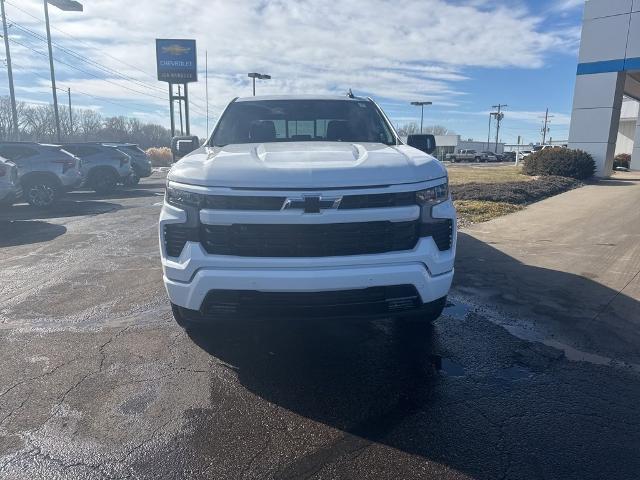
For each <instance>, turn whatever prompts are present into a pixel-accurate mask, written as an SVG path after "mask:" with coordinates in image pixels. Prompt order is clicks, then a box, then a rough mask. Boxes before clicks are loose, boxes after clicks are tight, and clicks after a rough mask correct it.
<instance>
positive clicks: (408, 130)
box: [398, 122, 420, 137]
mask: <svg viewBox="0 0 640 480" xmlns="http://www.w3.org/2000/svg"><path fill="white" fill-rule="evenodd" d="M416 133H420V126H419V125H418V124H417V123H416V122H411V123H407V124H405V125H403V126H402V127H400V129H399V130H398V135H400V136H401V137H406V136H408V135H414V134H416Z"/></svg>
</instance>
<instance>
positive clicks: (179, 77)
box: [156, 39, 198, 83]
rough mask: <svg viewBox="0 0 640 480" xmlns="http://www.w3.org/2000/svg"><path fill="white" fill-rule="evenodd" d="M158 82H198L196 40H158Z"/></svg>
mask: <svg viewBox="0 0 640 480" xmlns="http://www.w3.org/2000/svg"><path fill="white" fill-rule="evenodd" d="M156 58H157V63H158V80H160V81H161V82H169V83H189V82H197V81H198V59H197V57H196V41H195V40H168V39H156Z"/></svg>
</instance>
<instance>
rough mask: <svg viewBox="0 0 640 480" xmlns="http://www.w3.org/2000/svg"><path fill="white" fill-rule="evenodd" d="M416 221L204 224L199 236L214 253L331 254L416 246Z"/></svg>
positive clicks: (256, 254) (291, 255) (386, 250)
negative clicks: (311, 223) (326, 223)
mask: <svg viewBox="0 0 640 480" xmlns="http://www.w3.org/2000/svg"><path fill="white" fill-rule="evenodd" d="M418 233H419V232H418V224H417V223H416V222H399V223H394V222H362V223H344V224H343V223H336V224H328V225H324V224H313V225H270V224H260V225H244V224H239V225H202V226H201V228H200V240H201V242H202V245H203V247H204V249H205V250H206V251H207V252H208V253H210V254H215V255H237V256H241V257H330V256H345V255H366V254H376V253H386V252H395V251H403V250H411V249H413V248H414V247H415V246H416V244H417V242H418Z"/></svg>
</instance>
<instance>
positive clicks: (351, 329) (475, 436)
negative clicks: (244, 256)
mask: <svg viewBox="0 0 640 480" xmlns="http://www.w3.org/2000/svg"><path fill="white" fill-rule="evenodd" d="M162 189H163V179H162V178H161V177H160V174H155V175H154V177H153V178H151V179H148V180H145V181H144V182H143V183H142V184H141V185H140V187H139V188H136V189H134V190H129V191H128V190H120V191H118V192H116V193H115V194H113V195H111V196H110V198H106V199H100V198H97V197H96V196H95V195H92V194H89V193H75V194H72V195H70V197H69V199H68V200H65V201H64V202H63V203H62V204H61V205H60V206H58V207H56V209H54V210H53V211H50V212H47V213H46V214H45V215H43V214H42V213H41V212H37V211H34V210H32V209H30V208H29V207H26V206H18V207H17V208H14V209H12V210H5V211H3V212H0V265H2V266H1V269H0V342H1V344H2V349H1V350H0V369H1V370H0V372H1V374H0V478H3V479H4V478H7V479H34V478H38V479H40V478H42V479H121V478H140V479H147V478H172V479H182V478H190V479H191V478H193V479H213V478H216V479H217V478H221V479H222V478H225V479H226V478H229V479H264V478H274V479H298V478H305V479H318V480H319V479H337V478H339V479H354V478H363V479H387V478H390V479H391V478H393V479H405V478H406V479H409V478H420V479H422V478H425V479H426V478H444V479H466V478H478V479H538V478H540V479H563V480H564V479H602V478H607V479H636V478H638V472H639V471H640V413H639V411H638V407H637V404H638V399H639V398H640V372H638V371H637V370H636V369H635V368H634V365H635V363H634V360H635V358H634V356H633V355H627V354H624V355H622V354H621V355H617V354H616V351H617V350H616V348H614V347H615V346H614V347H612V348H609V349H607V348H603V349H599V348H589V347H590V344H584V342H582V340H583V336H584V332H585V331H587V330H588V329H587V327H585V328H581V330H580V332H581V336H580V339H579V340H580V341H577V342H575V343H572V342H571V337H570V335H569V334H568V333H567V332H565V331H563V334H562V335H558V336H555V337H552V336H550V334H549V330H548V329H544V328H542V327H543V326H544V325H547V326H549V328H552V327H553V324H549V323H544V322H543V321H544V318H546V317H542V316H541V317H540V318H538V317H533V318H532V317H531V315H535V312H533V313H531V312H528V311H527V312H525V313H526V314H527V316H526V318H524V317H523V318H520V317H516V316H515V313H513V310H512V307H513V305H512V304H510V300H509V298H508V297H507V298H504V297H503V298H500V297H498V296H496V295H490V294H488V293H487V292H493V291H494V290H497V289H498V285H499V281H500V279H499V278H498V273H499V272H498V271H497V268H494V269H489V270H487V269H485V268H483V265H482V264H483V263H486V262H481V261H479V260H477V259H478V258H487V259H491V258H493V257H491V256H490V255H489V254H492V255H498V254H499V252H498V253H496V252H497V250H496V249H497V247H496V246H491V245H488V244H486V243H485V244H483V242H479V241H478V240H477V239H475V238H474V237H472V236H470V235H468V234H463V235H461V239H460V253H461V257H460V258H465V257H467V258H468V257H470V256H471V254H472V252H473V253H474V255H475V256H474V258H475V259H476V261H475V263H474V261H470V260H469V261H466V263H465V265H464V266H460V275H459V277H458V279H457V285H456V288H455V289H454V292H453V295H452V298H451V302H450V304H449V305H448V307H447V309H446V311H445V315H444V316H443V317H442V318H441V319H440V320H438V321H437V322H436V323H435V324H434V325H433V326H424V327H418V328H416V327H413V328H410V327H408V326H403V325H399V324H397V323H394V322H393V321H391V320H384V319H383V320H376V321H371V322H365V321H344V320H343V321H336V320H331V321H327V320H316V319H314V320H310V319H294V320H284V319H245V320H243V321H242V322H236V323H230V322H221V323H219V324H216V325H215V326H213V327H212V328H210V329H207V330H202V331H198V332H193V333H190V334H187V333H185V332H184V331H183V330H181V329H180V328H178V327H177V326H176V325H175V324H174V322H173V320H172V318H171V313H170V310H169V308H168V303H167V300H166V296H165V293H164V290H163V286H162V282H161V269H160V265H159V257H158V253H157V232H156V220H157V216H158V214H159V210H160V207H159V205H158V203H159V202H160V201H161V192H162ZM478 242H479V243H478ZM478 252H481V253H482V254H481V255H480V254H479V253H478ZM502 255H504V254H502ZM500 258H501V260H502V261H503V262H505V263H506V262H507V260H508V258H507V257H500ZM519 263H520V262H516V261H513V262H511V263H508V265H509V268H508V269H506V270H505V272H507V273H505V276H507V277H508V274H509V275H510V274H514V275H515V274H517V273H518V270H517V266H518V264H519ZM521 265H522V264H521ZM521 268H522V269H523V270H522V272H523V273H525V272H527V271H531V270H530V269H529V270H526V269H525V267H521ZM527 268H530V267H527ZM557 275H558V276H560V277H562V275H563V274H562V273H560V272H559V273H558V274H557ZM551 278H553V275H552V274H551V273H549V274H548V277H545V279H551ZM564 278H567V277H564ZM507 280H508V278H507ZM502 281H504V279H503V280H502ZM532 281H533V280H531V282H532ZM483 282H484V283H483ZM568 285H570V286H571V285H572V284H571V283H569V284H568ZM580 285H581V286H582V287H584V285H585V284H580ZM593 288H595V287H593ZM476 291H477V292H478V294H475V293H474V292H476ZM572 294H573V293H572V291H571V290H570V289H569V288H568V289H567V291H566V293H565V295H566V296H567V300H566V301H567V302H570V301H571V298H572V297H571V295H572ZM532 295H533V292H528V293H527V296H526V298H527V299H529V298H531V296H532ZM540 301H541V302H542V300H540ZM516 303H517V302H516ZM632 306H633V305H632ZM550 308H552V306H547V309H546V310H545V315H549V309H550ZM518 311H520V310H518ZM521 313H522V312H521ZM618 314H619V315H624V313H623V312H622V313H620V312H618ZM525 320H526V321H525ZM536 320H538V321H539V322H538V323H537V322H536ZM631 320H633V319H629V321H631ZM601 328H602V327H601V326H600V325H599V326H598V332H600V331H601ZM551 333H553V330H551ZM554 338H555V343H554ZM611 341H612V342H616V341H617V338H616V337H615V336H612V339H611ZM599 342H602V343H606V339H599ZM592 345H596V344H595V343H594V344H592ZM598 345H599V344H598ZM596 346H597V345H596ZM636 347H637V346H636ZM627 351H628V349H627V348H626V344H625V350H624V352H627ZM576 352H577V353H576ZM580 353H582V354H584V355H582V356H580V355H579V354H580ZM589 355H591V356H589ZM603 359H604V360H603Z"/></svg>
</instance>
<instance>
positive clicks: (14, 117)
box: [0, 0, 20, 140]
mask: <svg viewBox="0 0 640 480" xmlns="http://www.w3.org/2000/svg"><path fill="white" fill-rule="evenodd" d="M0 7H2V30H3V32H4V49H5V51H6V52H7V73H8V74H9V96H10V97H11V120H12V123H13V133H14V135H15V139H16V140H18V136H19V133H20V132H19V130H18V109H17V108H16V92H15V90H14V89H13V70H12V69H11V52H10V51H9V32H8V29H7V17H6V15H5V13H4V0H0Z"/></svg>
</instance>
